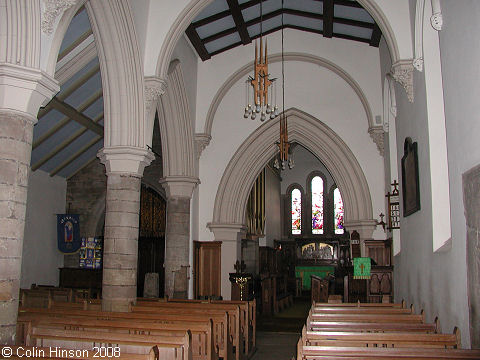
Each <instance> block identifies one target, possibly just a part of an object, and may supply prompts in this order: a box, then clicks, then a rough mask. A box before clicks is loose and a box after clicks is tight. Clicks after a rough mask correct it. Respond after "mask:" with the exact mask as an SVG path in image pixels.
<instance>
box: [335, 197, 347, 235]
mask: <svg viewBox="0 0 480 360" xmlns="http://www.w3.org/2000/svg"><path fill="white" fill-rule="evenodd" d="M333 202H334V211H335V212H334V219H333V221H334V222H335V234H343V233H344V232H345V230H344V228H343V200H342V195H341V194H340V190H338V188H336V189H335V190H334V191H333Z"/></svg>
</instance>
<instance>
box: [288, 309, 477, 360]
mask: <svg viewBox="0 0 480 360" xmlns="http://www.w3.org/2000/svg"><path fill="white" fill-rule="evenodd" d="M460 347H461V341H460V332H459V330H458V329H457V328H455V329H454V331H453V333H452V334H442V333H440V332H439V325H438V320H437V319H436V320H435V322H434V323H426V322H425V316H424V314H423V311H422V312H421V313H420V314H415V311H414V308H413V305H412V307H410V308H406V307H405V303H404V302H402V304H392V303H360V302H359V303H340V304H330V303H315V302H314V303H313V304H312V308H311V309H310V312H309V315H308V318H307V322H306V324H305V326H304V327H303V330H302V336H301V338H300V340H299V341H298V344H297V360H320V359H341V360H364V359H377V360H380V359H382V360H387V359H423V360H426V359H428V360H434V359H480V351H478V350H462V349H460Z"/></svg>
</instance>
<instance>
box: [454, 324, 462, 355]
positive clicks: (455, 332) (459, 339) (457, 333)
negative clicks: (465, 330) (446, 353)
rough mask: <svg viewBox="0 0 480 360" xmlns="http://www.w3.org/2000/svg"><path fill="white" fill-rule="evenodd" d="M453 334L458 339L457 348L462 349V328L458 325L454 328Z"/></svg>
mask: <svg viewBox="0 0 480 360" xmlns="http://www.w3.org/2000/svg"><path fill="white" fill-rule="evenodd" d="M453 335H455V338H456V339H457V340H456V341H457V345H456V347H455V348H456V349H461V348H462V337H461V334H460V329H459V328H458V327H456V326H455V327H454V328H453Z"/></svg>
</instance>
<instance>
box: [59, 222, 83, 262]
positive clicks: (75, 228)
mask: <svg viewBox="0 0 480 360" xmlns="http://www.w3.org/2000/svg"><path fill="white" fill-rule="evenodd" d="M78 219H79V216H78V215H73V214H57V241H58V250H60V251H61V252H62V253H65V254H71V253H74V252H77V251H78V250H79V249H80V246H81V245H82V239H81V238H80V224H79V220H78Z"/></svg>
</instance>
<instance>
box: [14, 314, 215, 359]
mask: <svg viewBox="0 0 480 360" xmlns="http://www.w3.org/2000/svg"><path fill="white" fill-rule="evenodd" d="M18 322H20V323H23V324H24V326H25V328H26V329H27V330H26V332H27V334H25V338H27V336H28V331H29V329H31V328H32V326H34V327H44V328H55V329H64V330H82V331H84V330H87V331H95V330H96V331H111V332H120V333H127V334H145V335H169V334H170V335H174V336H182V335H183V334H184V333H185V332H186V331H187V330H189V331H190V332H191V334H192V346H191V348H192V357H193V359H194V360H217V359H218V357H219V356H218V352H217V351H216V350H215V348H214V346H213V326H212V321H211V320H210V321H209V322H208V323H207V324H201V323H197V324H191V323H190V324H158V323H152V322H148V321H139V320H137V321H134V322H132V321H123V320H121V319H117V320H97V319H91V318H82V317H77V318H73V317H67V318H51V317H50V318H46V317H40V318H36V319H33V320H28V321H26V320H25V319H24V318H22V317H20V318H19V319H18Z"/></svg>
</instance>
